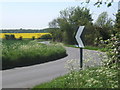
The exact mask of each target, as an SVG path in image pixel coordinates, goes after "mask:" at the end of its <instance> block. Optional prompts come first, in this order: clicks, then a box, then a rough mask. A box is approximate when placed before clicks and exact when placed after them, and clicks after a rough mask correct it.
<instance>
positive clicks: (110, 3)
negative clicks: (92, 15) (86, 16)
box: [81, 0, 114, 7]
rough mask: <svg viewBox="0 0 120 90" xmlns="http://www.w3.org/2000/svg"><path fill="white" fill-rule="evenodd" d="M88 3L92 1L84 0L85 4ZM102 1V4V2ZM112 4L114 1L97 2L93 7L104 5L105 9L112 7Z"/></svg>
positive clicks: (101, 0) (99, 0)
mask: <svg viewBox="0 0 120 90" xmlns="http://www.w3.org/2000/svg"><path fill="white" fill-rule="evenodd" d="M90 1H92V0H86V1H85V3H87V4H88V3H89V2H90ZM103 1H104V2H103ZM113 2H114V0H97V1H96V2H95V3H94V6H97V7H100V6H101V5H102V4H106V5H107V7H110V6H112V3H113ZM83 3H84V2H82V3H81V4H83Z"/></svg>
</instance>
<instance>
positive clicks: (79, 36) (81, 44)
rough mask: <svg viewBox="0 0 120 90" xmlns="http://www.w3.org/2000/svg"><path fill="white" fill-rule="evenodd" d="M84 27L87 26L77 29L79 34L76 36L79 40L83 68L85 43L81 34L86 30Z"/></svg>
mask: <svg viewBox="0 0 120 90" xmlns="http://www.w3.org/2000/svg"><path fill="white" fill-rule="evenodd" d="M84 27H85V26H79V29H78V31H77V34H76V36H75V38H76V40H77V43H78V45H79V47H80V68H81V69H82V66H83V47H84V44H83V42H82V40H81V35H82V32H83V30H84Z"/></svg>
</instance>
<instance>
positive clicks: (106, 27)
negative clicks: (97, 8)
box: [94, 12, 113, 40]
mask: <svg viewBox="0 0 120 90" xmlns="http://www.w3.org/2000/svg"><path fill="white" fill-rule="evenodd" d="M94 25H95V27H96V30H97V32H99V35H100V36H101V37H102V38H103V40H106V39H109V38H110V34H111V31H112V28H113V23H112V19H111V18H108V14H107V12H103V13H101V14H100V15H99V16H98V19H97V20H96V22H95V23H94Z"/></svg>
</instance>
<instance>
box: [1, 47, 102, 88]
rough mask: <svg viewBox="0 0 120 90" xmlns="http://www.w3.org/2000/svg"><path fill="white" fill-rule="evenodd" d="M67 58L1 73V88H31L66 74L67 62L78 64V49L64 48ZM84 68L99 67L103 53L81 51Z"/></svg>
mask: <svg viewBox="0 0 120 90" xmlns="http://www.w3.org/2000/svg"><path fill="white" fill-rule="evenodd" d="M66 50H67V53H68V56H67V57H65V58H62V59H59V60H56V61H52V62H47V63H43V64H37V65H33V66H27V67H19V68H14V69H9V70H3V71H2V88H32V87H33V86H35V85H37V84H40V83H43V82H47V81H50V80H52V79H54V78H56V77H58V76H62V75H64V74H66V73H67V69H66V68H65V64H66V61H67V60H71V59H73V60H74V59H76V60H78V62H79V55H80V53H79V48H71V47H66ZM83 52H84V53H83V58H84V63H85V60H89V61H88V62H86V63H85V64H84V67H89V66H91V65H94V66H95V65H101V60H102V56H103V54H104V53H101V52H98V51H93V50H86V49H84V50H83Z"/></svg>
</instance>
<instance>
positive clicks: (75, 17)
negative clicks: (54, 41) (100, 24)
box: [49, 7, 92, 44]
mask: <svg viewBox="0 0 120 90" xmlns="http://www.w3.org/2000/svg"><path fill="white" fill-rule="evenodd" d="M89 23H91V24H92V18H91V14H90V10H89V9H87V8H84V7H83V8H80V7H70V8H66V9H64V10H62V11H60V16H59V17H58V18H57V19H54V20H53V21H52V22H50V23H49V26H50V27H55V28H59V29H58V30H59V31H60V32H61V33H62V37H61V38H62V41H63V42H65V43H67V44H75V42H76V40H75V33H76V31H77V29H78V27H79V26H81V25H85V26H87V24H89ZM89 25H90V24H89ZM57 32H58V31H57Z"/></svg>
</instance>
